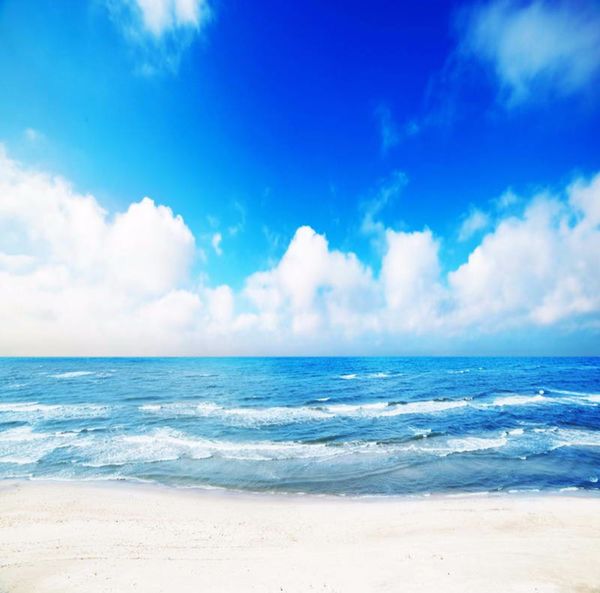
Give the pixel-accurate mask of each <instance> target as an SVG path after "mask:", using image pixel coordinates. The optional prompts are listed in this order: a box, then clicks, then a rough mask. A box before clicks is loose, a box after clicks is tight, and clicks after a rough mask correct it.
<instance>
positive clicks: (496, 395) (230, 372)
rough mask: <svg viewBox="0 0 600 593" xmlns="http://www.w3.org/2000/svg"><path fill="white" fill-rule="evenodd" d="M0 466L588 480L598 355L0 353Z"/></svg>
mask: <svg viewBox="0 0 600 593" xmlns="http://www.w3.org/2000/svg"><path fill="white" fill-rule="evenodd" d="M0 477H2V478H55V479H134V480H145V481H154V482H160V483H166V484H171V485H179V486H204V487H207V486H213V487H226V488H236V489H238V488H243V489H250V490H276V491H289V492H318V493H338V494H342V493H344V494H423V493H428V492H431V493H434V492H452V491H473V492H478V491H512V490H561V489H575V488H577V489H585V490H596V491H597V490H599V489H600V483H599V481H598V480H599V478H600V359H599V358H497V359H496V358H247V359H210V358H208V359H207V358H197V359H193V358H192V359H173V358H167V359H0Z"/></svg>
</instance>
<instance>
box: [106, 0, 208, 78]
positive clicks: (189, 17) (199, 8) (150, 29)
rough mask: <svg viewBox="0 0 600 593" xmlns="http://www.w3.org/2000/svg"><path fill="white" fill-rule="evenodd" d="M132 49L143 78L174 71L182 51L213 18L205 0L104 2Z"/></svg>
mask: <svg viewBox="0 0 600 593" xmlns="http://www.w3.org/2000/svg"><path fill="white" fill-rule="evenodd" d="M105 1H106V5H107V7H108V9H109V12H110V15H111V17H112V19H113V21H114V22H115V23H116V24H117V26H118V27H119V28H120V29H121V30H122V32H123V34H124V35H125V37H126V39H127V40H128V41H129V42H130V44H131V46H132V47H133V48H134V49H135V54H136V60H137V61H138V70H139V72H140V73H141V74H144V75H153V74H156V73H157V72H161V71H164V70H169V71H171V72H175V71H176V70H177V69H178V67H179V62H180V60H181V57H182V55H183V53H184V52H185V50H186V49H187V48H188V47H189V45H190V44H191V43H192V41H193V40H194V38H195V37H196V36H197V35H198V34H199V33H200V32H201V31H202V30H203V29H204V27H205V26H206V25H207V24H208V23H209V22H210V21H211V19H212V15H213V13H212V10H211V7H210V5H209V3H208V0H105Z"/></svg>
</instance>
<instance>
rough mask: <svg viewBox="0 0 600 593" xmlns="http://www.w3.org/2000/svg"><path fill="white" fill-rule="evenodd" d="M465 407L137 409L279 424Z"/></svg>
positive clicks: (153, 406) (450, 403)
mask: <svg viewBox="0 0 600 593" xmlns="http://www.w3.org/2000/svg"><path fill="white" fill-rule="evenodd" d="M466 405H468V402H467V401H465V400H457V401H436V400H430V401H421V402H411V403H406V404H399V403H388V402H376V403H369V404H331V405H325V406H296V407H285V406H275V407H266V408H251V407H235V408H226V407H223V406H220V405H218V404H216V403H214V402H202V403H199V404H193V403H189V402H179V403H169V404H145V405H143V406H140V407H139V410H140V411H142V412H146V413H152V414H158V415H161V416H166V417H176V416H200V417H218V418H221V419H223V418H224V419H229V420H231V421H233V422H240V423H249V424H282V423H290V422H310V421H319V420H329V419H332V418H335V417H338V416H339V417H356V418H360V417H365V418H378V417H382V418H384V417H389V416H399V415H404V414H434V413H438V412H443V411H446V410H452V409H454V408H463V407H465V406H466Z"/></svg>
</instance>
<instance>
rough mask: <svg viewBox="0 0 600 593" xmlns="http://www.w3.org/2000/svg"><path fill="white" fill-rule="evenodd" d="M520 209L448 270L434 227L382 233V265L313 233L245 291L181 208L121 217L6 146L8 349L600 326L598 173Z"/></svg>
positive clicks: (365, 346)
mask: <svg viewBox="0 0 600 593" xmlns="http://www.w3.org/2000/svg"><path fill="white" fill-rule="evenodd" d="M520 202H523V203H524V204H525V205H524V207H523V210H522V212H521V213H520V214H518V215H517V214H515V215H511V216H505V217H504V218H501V219H499V220H497V221H496V223H495V226H494V227H493V228H491V227H487V228H489V229H490V230H488V231H487V233H486V234H485V236H484V237H483V238H482V240H481V241H480V242H479V244H478V245H477V246H476V247H475V248H474V249H473V251H472V252H471V254H470V255H469V257H468V259H467V261H465V262H464V263H463V264H462V265H460V266H458V268H457V269H455V270H452V271H450V272H449V273H446V272H445V271H444V269H443V265H442V263H441V258H440V250H441V247H442V242H441V240H440V239H439V238H437V237H436V236H435V235H434V233H433V232H432V231H431V230H429V229H424V230H420V231H410V232H401V231H397V230H393V229H390V228H385V227H382V228H383V231H382V255H381V260H380V265H379V266H377V267H375V268H371V267H370V266H367V265H365V264H364V263H362V262H361V261H360V260H359V259H358V257H357V256H356V255H355V254H353V253H349V252H343V251H339V250H336V249H333V248H331V246H330V245H329V243H328V241H327V239H326V237H325V236H324V235H322V234H319V233H317V232H316V231H314V230H313V229H311V228H310V227H307V226H304V227H300V228H299V229H298V230H297V231H296V233H295V234H294V236H293V238H292V239H291V241H290V243H289V245H288V247H287V249H286V251H285V253H284V254H283V256H282V257H281V259H279V260H278V261H276V262H275V263H274V264H273V265H272V266H271V267H270V268H269V269H266V270H262V271H258V272H256V273H254V274H251V275H250V276H249V277H248V278H246V280H245V283H244V285H243V288H242V289H241V290H240V291H234V290H233V289H232V288H231V287H230V286H227V285H221V286H217V287H211V286H210V284H209V281H208V279H206V278H204V279H203V280H202V281H201V280H200V279H199V278H200V277H201V276H199V277H198V279H197V280H194V278H193V277H191V276H190V267H191V264H192V262H193V259H194V257H195V256H197V250H196V248H195V240H194V237H193V236H192V233H191V232H190V230H189V229H188V227H187V226H186V225H185V222H184V221H183V220H182V218H181V217H179V216H177V215H175V214H174V213H173V212H172V211H171V210H170V209H169V208H167V207H165V206H161V205H157V204H155V203H154V202H153V201H152V200H151V199H149V198H144V199H142V200H140V201H139V202H135V203H133V204H131V205H129V207H127V208H126V209H125V210H124V211H123V212H120V213H117V214H115V215H110V214H109V213H107V212H106V211H105V210H104V209H103V208H102V206H101V205H100V204H99V203H98V201H97V200H96V199H95V198H94V197H93V196H91V195H85V194H81V193H78V192H77V191H75V190H74V189H73V188H72V187H71V186H70V185H69V183H68V182H66V181H65V180H63V179H61V178H57V177H52V176H49V175H47V174H43V173H39V172H36V171H31V170H28V169H26V168H25V167H23V166H22V165H20V164H18V163H16V162H15V161H13V160H11V159H10V158H9V157H8V156H7V155H6V154H5V153H4V151H0V328H1V331H0V353H1V354H5V355H6V354H31V355H35V354H55V355H58V354H72V355H88V354H99V355H102V354H106V355H118V354H235V353H238V354H241V353H246V354H257V353H270V354H277V353H298V352H303V353H317V352H320V353H323V352H325V353H340V352H347V351H353V352H363V353H368V352H370V351H372V348H377V347H382V345H383V346H386V345H387V351H395V352H399V351H400V352H402V351H403V350H402V348H403V347H404V345H405V344H407V343H411V344H428V343H431V340H438V343H444V344H450V345H451V344H453V343H455V340H458V339H471V340H473V341H474V342H475V343H477V340H478V339H483V338H484V337H485V335H492V336H494V335H497V334H498V332H503V331H508V330H511V329H519V330H520V331H522V332H526V333H527V332H531V331H532V330H533V329H535V328H552V330H553V332H554V334H552V335H554V336H558V335H560V333H561V332H565V331H567V329H569V331H576V330H577V328H579V329H584V330H585V329H586V328H587V330H590V331H591V330H593V328H594V327H596V328H598V327H599V326H600V229H599V225H600V173H599V174H597V175H596V176H595V177H593V178H592V179H578V180H576V181H575V182H574V183H573V184H572V185H570V186H569V187H567V188H566V189H565V192H564V193H563V194H561V195H551V194H540V195H538V196H534V198H533V199H531V200H529V201H527V200H526V199H523V198H520ZM379 224H380V223H379ZM377 228H379V226H378V227H377ZM573 328H575V330H573ZM590 328H591V329H590ZM450 351H451V348H450Z"/></svg>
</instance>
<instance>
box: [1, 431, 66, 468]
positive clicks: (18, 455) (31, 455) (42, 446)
mask: <svg viewBox="0 0 600 593" xmlns="http://www.w3.org/2000/svg"><path fill="white" fill-rule="evenodd" d="M72 439H73V435H72V434H67V433H46V432H35V431H33V430H32V429H31V427H29V426H19V427H16V428H11V429H9V430H5V431H3V432H0V463H14V464H17V465H27V464H30V463H36V462H37V461H39V460H40V459H41V458H42V457H44V456H45V455H47V454H48V453H51V452H52V451H54V449H56V448H57V447H61V446H63V445H65V444H67V443H68V442H69V441H71V440H72Z"/></svg>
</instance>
